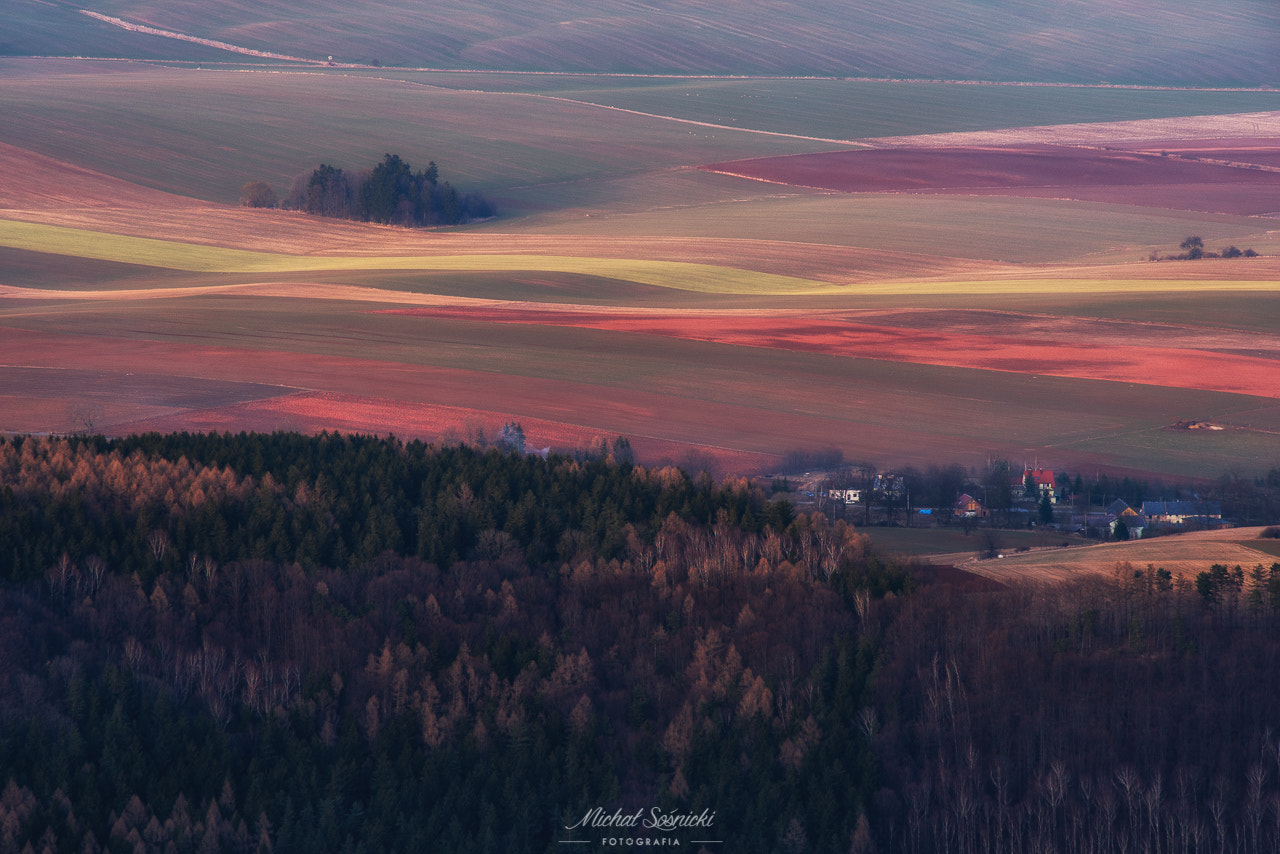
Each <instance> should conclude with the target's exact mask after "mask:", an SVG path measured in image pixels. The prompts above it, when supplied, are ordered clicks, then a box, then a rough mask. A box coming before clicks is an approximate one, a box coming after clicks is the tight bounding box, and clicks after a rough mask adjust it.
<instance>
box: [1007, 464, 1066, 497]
mask: <svg viewBox="0 0 1280 854" xmlns="http://www.w3.org/2000/svg"><path fill="white" fill-rule="evenodd" d="M1028 479H1030V480H1031V483H1032V484H1033V486H1034V487H1035V490H1036V493H1037V499H1036V500H1039V497H1038V496H1043V495H1047V496H1049V503H1050V504H1057V503H1058V482H1057V479H1056V478H1055V477H1054V474H1053V472H1051V471H1048V470H1047V469H1023V471H1022V475H1021V476H1020V477H1014V478H1010V479H1009V485H1010V486H1011V487H1013V490H1014V494H1015V495H1022V494H1024V492H1025V490H1026V488H1027V480H1028Z"/></svg>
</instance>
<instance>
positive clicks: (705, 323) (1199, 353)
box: [386, 307, 1280, 397]
mask: <svg viewBox="0 0 1280 854" xmlns="http://www.w3.org/2000/svg"><path fill="white" fill-rule="evenodd" d="M386 313H388V314H401V315H410V316H420V317H453V318H462V319H467V320H480V321H486V322H491V323H519V324H536V325H540V326H570V327H577V328H583V329H602V330H610V331H614V332H638V333H643V334H648V335H661V336H664V337H669V338H687V339H691V340H695V341H713V342H716V343H719V344H734V345H739V346H749V347H766V348H773V349H781V350H801V351H806V352H814V353H825V354H828V355H836V356H853V357H864V358H869V359H888V360H892V361H901V362H915V363H919V364H930V365H948V366H952V367H964V368H981V369H986V370H996V371H1015V372H1018V373H1026V374H1045V375H1049V376H1062V377H1077V378H1084V379H1103V380H1112V381H1128V382H1134V381H1136V382H1141V383H1143V384H1146V385H1158V386H1167V387H1171V388H1187V389H1205V390H1211V391H1224V392H1236V393H1240V394H1253V395H1259V396H1261V397H1280V339H1276V338H1275V337H1274V336H1261V335H1245V336H1244V339H1242V340H1239V341H1233V340H1231V337H1230V336H1229V335H1226V336H1214V337H1212V338H1206V337H1204V336H1195V335H1188V334H1184V335H1183V337H1181V338H1179V337H1178V336H1177V334H1176V332H1177V330H1176V329H1172V328H1169V327H1163V326H1153V327H1151V328H1147V327H1143V326H1142V325H1141V324H1088V325H1089V327H1090V328H1089V329H1087V330H1086V329H1082V328H1081V322H1080V321H1077V320H1073V319H1069V318H1041V319H1038V320H1036V321H1034V322H1030V323H1029V322H1028V319H1027V318H1025V317H1021V316H1008V317H995V318H993V319H990V320H989V321H988V322H986V323H985V324H982V325H981V327H980V328H978V329H974V328H973V325H972V323H971V322H967V321H964V320H963V319H962V320H961V321H960V322H957V321H956V320H955V319H953V318H950V317H948V316H946V315H948V313H947V312H930V311H925V312H917V313H916V314H917V315H923V316H928V317H929V318H931V319H933V320H935V321H937V322H936V324H932V323H928V322H927V321H922V320H916V321H908V323H909V325H907V326H903V325H893V326H889V325H883V324H875V323H867V322H860V321H859V320H858V319H856V318H857V315H852V316H849V315H845V314H843V313H841V312H828V313H806V314H805V315H804V316H794V315H779V314H771V315H769V316H761V315H757V314H739V313H709V312H704V313H699V314H696V315H691V314H688V313H683V314H676V313H664V312H647V313H644V314H641V315H637V314H636V313H634V312H625V313H624V312H610V311H607V310H593V311H569V310H547V309H538V308H532V309H529V308H516V307H512V308H480V307H476V308H447V307H441V308H435V307H432V308H409V309H393V310H390V311H388V312H386ZM896 322H898V323H900V322H901V319H899V320H898V321H896ZM953 324H955V325H956V326H959V327H960V329H962V330H964V331H956V329H955V327H954V326H953ZM949 327H950V328H949ZM1001 327H1003V328H1001ZM1236 337H1239V335H1237V336H1236ZM1081 340H1089V341H1091V346H1090V347H1089V348H1087V349H1085V348H1081V347H1080V344H1079V342H1080V341H1081ZM1245 346H1247V347H1249V348H1250V351H1251V352H1252V353H1259V354H1262V355H1261V356H1258V355H1241V354H1238V353H1234V352H1230V350H1231V349H1234V348H1235V347H1241V348H1243V347H1245ZM1268 356H1270V358H1268Z"/></svg>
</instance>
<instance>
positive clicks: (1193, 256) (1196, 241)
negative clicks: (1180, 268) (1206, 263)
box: [1179, 235, 1204, 261]
mask: <svg viewBox="0 0 1280 854" xmlns="http://www.w3.org/2000/svg"><path fill="white" fill-rule="evenodd" d="M1179 246H1180V247H1181V248H1182V249H1185V250H1187V256H1186V257H1187V258H1188V259H1189V260H1191V261H1195V260H1198V259H1200V258H1203V257H1204V241H1203V240H1201V239H1200V238H1199V237H1196V236H1195V235H1192V236H1191V237H1188V238H1187V239H1186V240H1184V241H1182V243H1181V244H1179Z"/></svg>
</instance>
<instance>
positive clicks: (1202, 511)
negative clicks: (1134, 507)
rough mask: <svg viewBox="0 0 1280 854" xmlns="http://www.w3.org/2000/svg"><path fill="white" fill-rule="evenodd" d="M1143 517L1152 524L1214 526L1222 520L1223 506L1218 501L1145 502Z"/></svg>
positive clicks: (1143, 503) (1143, 504)
mask: <svg viewBox="0 0 1280 854" xmlns="http://www.w3.org/2000/svg"><path fill="white" fill-rule="evenodd" d="M1142 515H1143V516H1146V517H1147V518H1148V519H1149V520H1150V521H1151V522H1152V524H1161V525H1186V524H1189V523H1191V524H1213V523H1214V522H1215V521H1221V519H1222V505H1220V504H1219V503H1218V502H1216V501H1144V502H1142Z"/></svg>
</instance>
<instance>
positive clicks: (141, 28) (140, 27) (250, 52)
mask: <svg viewBox="0 0 1280 854" xmlns="http://www.w3.org/2000/svg"><path fill="white" fill-rule="evenodd" d="M80 14H81V15H88V16H89V17H90V18H94V19H95V20H98V21H102V22H103V23H104V24H110V25H111V26H113V27H119V28H120V29H122V30H128V31H129V32H131V33H140V34H142V35H146V36H160V37H161V38H166V39H177V40H178V41H182V42H191V43H192V44H198V45H204V46H205V47H212V48H217V49H218V50H225V51H229V52H230V53H239V54H243V55H244V56H258V57H262V58H263V59H283V60H286V61H288V62H305V63H307V64H308V65H319V64H321V63H320V62H319V60H315V59H304V58H303V57H301V56H290V55H288V54H285V53H271V52H270V51H266V50H255V49H253V48H251V47H240V46H239V45H235V44H231V43H229V42H220V41H216V40H214V39H206V38H201V37H199V36H189V35H187V34H186V33H179V32H175V31H173V30H162V29H160V28H158V27H148V26H146V25H144V24H134V23H130V22H129V21H126V20H124V19H122V18H113V17H111V16H110V15H104V14H102V13H101V12H92V11H90V10H88V9H81V10H80Z"/></svg>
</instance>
